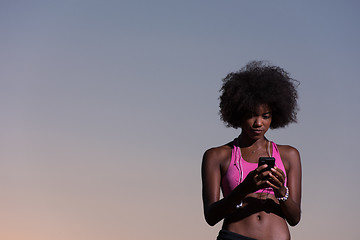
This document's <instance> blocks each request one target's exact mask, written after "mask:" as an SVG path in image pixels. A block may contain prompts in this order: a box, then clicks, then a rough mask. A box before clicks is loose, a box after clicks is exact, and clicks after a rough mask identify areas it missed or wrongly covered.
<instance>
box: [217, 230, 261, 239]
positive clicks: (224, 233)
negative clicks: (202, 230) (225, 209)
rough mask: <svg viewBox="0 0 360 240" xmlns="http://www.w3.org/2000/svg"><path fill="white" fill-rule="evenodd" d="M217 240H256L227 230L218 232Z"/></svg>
mask: <svg viewBox="0 0 360 240" xmlns="http://www.w3.org/2000/svg"><path fill="white" fill-rule="evenodd" d="M217 240H256V239H254V238H250V237H246V236H243V235H240V234H237V233H234V232H230V231H228V230H220V232H219V235H218V237H217Z"/></svg>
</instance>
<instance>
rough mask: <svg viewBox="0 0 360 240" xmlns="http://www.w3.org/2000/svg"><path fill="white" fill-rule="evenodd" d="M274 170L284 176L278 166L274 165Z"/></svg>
mask: <svg viewBox="0 0 360 240" xmlns="http://www.w3.org/2000/svg"><path fill="white" fill-rule="evenodd" d="M274 170H276V171H277V172H279V173H280V174H281V176H282V177H283V178H285V173H284V171H283V170H281V169H280V168H278V167H274Z"/></svg>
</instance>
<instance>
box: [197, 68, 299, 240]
mask: <svg viewBox="0 0 360 240" xmlns="http://www.w3.org/2000/svg"><path fill="white" fill-rule="evenodd" d="M294 83H295V81H294V80H293V79H291V78H290V77H289V74H288V73H287V72H285V71H284V70H283V69H281V68H279V67H276V66H270V65H267V64H265V63H264V62H250V63H249V64H247V65H246V67H244V68H243V69H241V70H240V71H238V72H235V73H230V74H228V75H227V76H226V77H225V79H224V80H223V86H222V88H221V90H220V92H221V96H220V115H221V119H222V120H223V121H224V122H225V123H226V124H227V126H228V127H233V128H235V129H237V128H241V134H240V135H239V136H238V137H237V138H236V139H235V140H234V141H231V142H230V143H227V144H225V145H223V146H220V147H215V148H211V149H209V150H207V151H206V152H205V153H204V157H203V162H202V183H203V204H204V215H205V219H206V222H207V223H208V224H209V225H211V226H213V225H215V224H216V223H218V222H219V221H221V220H224V222H223V226H222V229H221V230H220V232H219V235H218V238H217V239H218V240H229V239H276V240H283V239H284V240H285V239H290V232H289V229H288V224H289V225H291V226H295V225H296V224H298V223H299V221H300V214H301V210H300V205H301V163H300V155H299V152H298V151H297V150H296V149H295V148H294V147H291V146H287V145H277V144H275V143H274V142H272V141H270V140H268V139H267V138H266V137H265V133H266V132H267V131H268V130H269V128H272V129H275V128H280V127H285V126H286V125H288V124H289V123H291V122H296V112H297V91H296V87H295V84H294ZM260 157H273V158H275V166H274V167H273V168H271V169H268V168H267V167H268V166H267V164H265V165H261V166H258V161H259V158H260ZM220 189H221V190H222V193H223V196H224V197H223V198H221V199H220Z"/></svg>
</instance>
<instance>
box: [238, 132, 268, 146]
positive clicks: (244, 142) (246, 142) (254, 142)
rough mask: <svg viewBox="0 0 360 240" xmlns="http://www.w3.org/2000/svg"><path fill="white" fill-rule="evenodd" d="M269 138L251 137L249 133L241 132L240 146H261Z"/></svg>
mask: <svg viewBox="0 0 360 240" xmlns="http://www.w3.org/2000/svg"><path fill="white" fill-rule="evenodd" d="M267 141H268V140H267V139H266V138H265V136H264V137H261V138H259V139H253V138H249V137H248V136H247V135H245V134H243V133H241V134H240V136H239V144H240V147H250V146H253V147H256V146H258V147H260V146H263V145H264V144H265V142H267Z"/></svg>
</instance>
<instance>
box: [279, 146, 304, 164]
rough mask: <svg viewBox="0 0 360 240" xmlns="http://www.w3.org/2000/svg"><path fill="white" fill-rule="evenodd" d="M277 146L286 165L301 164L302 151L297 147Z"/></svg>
mask: <svg viewBox="0 0 360 240" xmlns="http://www.w3.org/2000/svg"><path fill="white" fill-rule="evenodd" d="M277 146H278V149H279V152H280V156H281V159H282V160H283V162H284V165H287V166H291V165H298V164H300V153H299V151H298V150H297V149H296V148H294V147H292V146H289V145H277Z"/></svg>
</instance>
